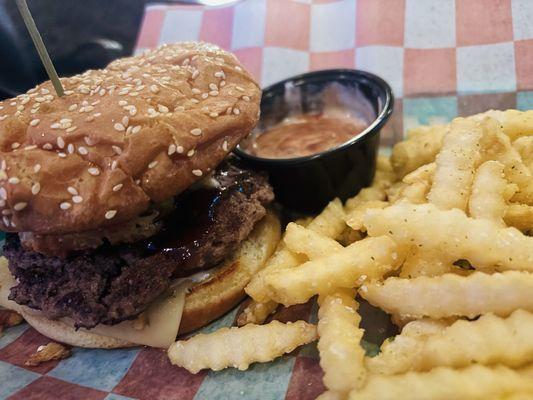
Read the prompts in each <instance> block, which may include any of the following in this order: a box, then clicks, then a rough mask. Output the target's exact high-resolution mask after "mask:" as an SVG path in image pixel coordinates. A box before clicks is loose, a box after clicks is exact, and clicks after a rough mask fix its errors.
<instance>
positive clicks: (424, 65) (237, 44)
mask: <svg viewBox="0 0 533 400" xmlns="http://www.w3.org/2000/svg"><path fill="white" fill-rule="evenodd" d="M531 21H533V1H531V0H455V1H454V0H244V1H241V2H239V3H237V4H236V5H232V6H226V7H218V8H206V7H200V6H178V5H159V6H158V5H154V6H149V7H148V8H147V9H146V12H145V16H144V21H143V24H142V27H141V32H140V35H139V38H138V42H137V52H142V51H144V50H146V49H149V48H153V47H156V46H157V45H159V44H162V43H171V42H176V41H183V40H204V41H208V42H213V43H216V44H218V45H220V46H221V47H223V48H225V49H228V50H230V51H232V52H234V53H235V54H236V55H237V57H239V59H240V60H241V61H242V62H243V63H244V64H245V65H246V67H247V68H248V69H249V70H250V71H251V72H252V73H253V74H254V76H255V77H256V79H257V80H258V81H259V82H261V84H262V85H263V86H266V85H269V84H271V83H274V82H276V81H278V80H281V79H284V78H287V77H289V76H292V75H295V74H299V73H303V72H307V71H312V70H318V69H327V68H357V69H363V70H367V71H370V72H373V73H375V74H377V75H379V76H381V77H383V78H384V79H386V80H387V81H388V82H389V83H390V85H391V87H392V88H393V90H394V93H395V96H396V102H395V110H394V114H393V117H392V119H391V120H390V121H389V123H388V124H387V126H386V127H385V128H384V130H383V132H382V145H384V146H390V145H392V144H393V143H395V142H397V141H398V140H400V139H401V138H402V137H403V136H404V132H405V131H406V130H407V129H408V128H410V127H413V126H416V125H419V124H427V123H436V122H446V121H449V120H451V119H452V118H454V117H455V116H457V115H471V114H474V113H477V112H481V111H484V110H486V109H489V108H497V109H507V108H518V109H533V73H532V72H533V23H531ZM236 314H237V310H233V311H232V312H230V313H229V314H227V315H226V316H224V317H223V318H221V319H220V320H218V321H216V322H214V323H212V324H211V325H209V326H207V327H205V328H204V329H202V332H211V331H213V330H215V329H217V328H219V327H222V326H228V325H231V324H232V323H233V321H234V319H235V316H236ZM277 317H278V318H279V319H281V320H283V321H287V320H296V319H305V320H310V321H311V322H313V321H314V320H315V318H316V306H314V304H312V303H309V304H306V305H301V306H295V307H291V308H289V309H288V310H283V311H282V312H281V314H280V315H278V316H277ZM48 341H49V340H48V339H47V338H45V337H43V336H41V335H40V334H38V333H37V332H36V331H35V330H33V329H31V328H28V326H27V325H21V326H17V327H14V328H10V329H9V330H7V331H6V332H5V333H4V335H3V336H2V337H0V399H3V398H10V399H38V400H46V399H114V400H119V399H130V398H138V399H241V398H242V399H283V398H285V399H300V400H307V399H314V398H315V397H316V396H317V395H318V394H319V393H321V392H322V391H323V389H324V388H323V386H322V380H321V378H322V371H321V369H320V366H319V365H318V355H317V351H316V345H315V344H311V345H307V346H305V347H304V348H302V349H300V350H297V351H295V352H293V353H291V354H289V355H286V356H284V357H281V358H279V359H278V360H276V361H274V362H272V363H266V364H256V365H253V366H252V367H251V368H250V369H249V370H248V371H245V372H241V371H238V370H235V369H228V370H224V371H221V372H205V371H204V372H202V373H200V374H197V375H191V374H189V373H187V372H186V371H185V370H183V369H181V368H177V367H174V366H171V365H170V363H169V361H168V359H167V357H166V354H165V352H164V351H163V350H158V349H147V348H133V349H125V350H87V349H74V350H73V355H72V356H71V357H70V358H68V359H65V360H61V361H53V362H49V363H46V364H43V365H41V366H38V367H27V366H25V365H24V361H26V360H27V358H28V356H29V355H30V354H31V353H32V352H34V351H35V350H36V349H37V347H38V346H39V345H41V344H46V343H48Z"/></svg>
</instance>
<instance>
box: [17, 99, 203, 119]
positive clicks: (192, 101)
mask: <svg viewBox="0 0 533 400" xmlns="http://www.w3.org/2000/svg"><path fill="white" fill-rule="evenodd" d="M190 101H191V103H194V104H198V103H199V102H200V100H198V99H191V100H190ZM6 118H7V115H6Z"/></svg>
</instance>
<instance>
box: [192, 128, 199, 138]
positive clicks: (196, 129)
mask: <svg viewBox="0 0 533 400" xmlns="http://www.w3.org/2000/svg"><path fill="white" fill-rule="evenodd" d="M201 134H202V130H201V129H200V128H194V129H191V135H193V136H200V135H201Z"/></svg>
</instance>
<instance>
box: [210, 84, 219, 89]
mask: <svg viewBox="0 0 533 400" xmlns="http://www.w3.org/2000/svg"><path fill="white" fill-rule="evenodd" d="M209 89H211V90H218V86H217V85H215V84H214V83H210V84H209Z"/></svg>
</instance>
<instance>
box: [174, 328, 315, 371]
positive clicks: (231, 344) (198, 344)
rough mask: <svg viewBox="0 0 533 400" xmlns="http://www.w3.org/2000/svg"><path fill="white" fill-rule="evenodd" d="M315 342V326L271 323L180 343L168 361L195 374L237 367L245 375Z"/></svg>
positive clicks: (207, 335) (175, 344)
mask: <svg viewBox="0 0 533 400" xmlns="http://www.w3.org/2000/svg"><path fill="white" fill-rule="evenodd" d="M314 340H316V327H315V326H314V325H311V324H308V323H307V322H304V321H296V322H294V323H290V322H288V323H286V324H283V323H281V322H279V321H272V322H270V323H269V324H266V325H253V324H248V325H246V326H243V327H242V328H221V329H219V330H218V331H216V332H213V333H209V334H198V335H195V336H193V337H191V338H190V339H188V340H179V341H177V342H176V343H174V344H172V345H171V346H170V348H169V349H168V357H169V359H170V362H171V363H172V364H174V365H178V366H180V367H183V368H185V369H186V370H187V371H189V372H191V373H193V374H196V373H197V372H199V371H201V370H202V369H206V368H210V369H212V370H213V371H220V370H221V369H224V368H227V367H234V368H238V369H240V370H241V371H244V370H246V369H248V367H249V366H250V364H252V363H255V362H267V361H272V360H273V359H275V358H277V357H279V356H281V355H283V354H284V353H290V352H291V351H293V350H294V349H295V348H297V347H298V346H301V345H304V344H307V343H310V342H312V341H314Z"/></svg>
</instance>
